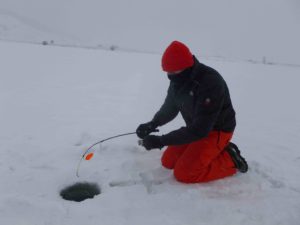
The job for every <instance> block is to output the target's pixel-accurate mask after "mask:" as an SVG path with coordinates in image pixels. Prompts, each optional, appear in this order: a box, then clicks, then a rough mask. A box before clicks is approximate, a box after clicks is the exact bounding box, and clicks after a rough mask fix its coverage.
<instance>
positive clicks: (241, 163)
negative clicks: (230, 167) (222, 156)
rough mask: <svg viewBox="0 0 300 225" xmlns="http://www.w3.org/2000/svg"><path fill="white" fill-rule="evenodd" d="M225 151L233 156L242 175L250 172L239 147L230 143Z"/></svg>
mask: <svg viewBox="0 0 300 225" xmlns="http://www.w3.org/2000/svg"><path fill="white" fill-rule="evenodd" d="M225 150H226V151H227V152H228V153H229V155H230V156H231V158H232V161H233V163H234V165H235V167H236V169H237V170H238V171H240V172H241V173H246V172H247V171H248V164H247V162H246V160H245V159H244V158H243V157H242V156H241V152H240V150H239V149H238V147H237V146H236V145H235V144H234V143H232V142H229V144H228V145H227V146H226V147H225Z"/></svg>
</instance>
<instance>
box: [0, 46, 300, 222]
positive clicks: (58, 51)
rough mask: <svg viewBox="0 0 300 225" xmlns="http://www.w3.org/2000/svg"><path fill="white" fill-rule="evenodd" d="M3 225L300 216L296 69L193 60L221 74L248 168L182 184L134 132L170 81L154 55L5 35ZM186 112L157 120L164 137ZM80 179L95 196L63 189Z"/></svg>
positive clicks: (0, 158) (0, 100)
mask: <svg viewBox="0 0 300 225" xmlns="http://www.w3.org/2000/svg"><path fill="white" fill-rule="evenodd" d="M0 49H1V51H0V62H1V75H0V77H1V82H0V105H1V111H0V124H1V127H2V129H0V148H1V151H0V177H1V180H2V181H1V185H0V193H1V194H0V224H5V225H19V224H22V225H23V224H24V225H27V224H28V225H29V224H30V225H32V224H47V225H51V224H53V225H58V224H60V225H69V224H73V225H77V224H78V225H79V224H89V225H92V224H106V225H120V224H130V225H135V224H136V225H139V224H145V225H148V224H149V225H150V224H151V225H155V224H165V225H177V224H178V225H182V224H189V225H194V224H195V225H201V224H210V225H219V224H236V225H238V224H243V225H248V224H249V225H250V224H253V225H254V224H255V225H256V224H264V225H274V224H289V225H297V224H299V220H300V213H299V212H300V182H299V179H298V178H297V177H299V176H300V163H299V162H300V152H299V151H298V144H299V138H300V129H299V128H300V119H299V116H298V115H299V114H300V107H299V104H298V103H297V102H298V101H297V96H299V94H300V90H299V89H298V84H299V82H300V77H299V72H300V69H299V68H297V67H286V66H276V65H260V64H249V63H241V62H222V61H213V60H212V61H208V60H203V59H202V58H201V57H199V59H200V61H202V62H204V63H206V64H208V65H210V66H212V67H214V68H216V69H217V70H218V71H219V72H221V74H222V75H223V76H224V78H225V80H226V81H227V83H228V85H229V87H230V91H231V95H232V100H233V103H234V106H235V108H236V111H237V120H238V126H237V130H236V132H235V137H234V142H236V143H237V144H238V145H239V146H240V148H241V149H242V153H243V155H244V156H245V158H246V159H247V160H248V162H249V166H250V171H249V172H248V173H246V174H237V175H235V176H233V177H230V178H226V179H223V180H219V181H215V182H210V183H205V184H193V185H186V184H182V183H178V182H177V181H176V180H175V179H174V178H173V175H172V171H169V170H166V169H164V168H162V166H161V164H160V157H161V154H162V152H161V151H159V150H153V151H150V152H148V151H146V150H144V149H143V148H142V147H140V146H138V144H137V141H138V138H137V137H136V136H135V135H131V136H126V137H121V138H119V139H114V140H110V141H107V142H104V143H103V144H102V147H101V148H100V147H99V146H97V147H95V156H94V158H93V159H92V160H91V161H89V162H86V161H84V162H83V163H82V166H81V168H80V177H79V178H77V177H76V175H75V174H76V167H77V163H78V161H79V160H80V158H81V156H82V153H83V152H84V150H85V149H86V147H88V146H90V145H91V144H93V143H95V142H97V141H99V140H101V139H104V138H106V137H109V136H113V135H117V134H122V133H126V132H132V131H135V129H136V127H137V125H138V124H139V123H142V122H147V121H148V120H150V119H151V118H152V116H153V114H154V113H155V112H156V110H157V109H158V108H159V107H160V105H161V103H162V102H163V100H164V97H165V95H166V88H167V86H168V80H167V79H166V76H165V74H164V73H163V72H162V71H161V70H160V57H161V56H160V55H155V54H141V53H125V52H114V51H102V50H87V49H73V48H61V47H53V46H52V47H50V46H39V45H30V44H17V43H6V42H0ZM182 124H183V121H182V119H181V118H177V119H176V120H175V121H173V122H172V123H170V124H168V125H167V126H165V127H163V128H162V129H161V131H160V133H166V132H168V131H170V130H172V129H175V128H177V127H179V126H181V125H182ZM79 181H91V182H97V183H98V184H99V186H100V187H101V190H102V193H101V194H100V195H98V196H96V197H95V198H94V199H89V200H85V201H83V202H80V203H76V202H70V201H65V200H63V199H61V198H60V196H59V191H60V190H61V189H63V188H64V187H66V186H68V185H70V184H73V183H75V182H79Z"/></svg>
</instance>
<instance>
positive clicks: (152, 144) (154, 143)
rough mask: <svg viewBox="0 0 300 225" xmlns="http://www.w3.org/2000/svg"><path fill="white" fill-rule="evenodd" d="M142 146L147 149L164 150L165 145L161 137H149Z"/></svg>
mask: <svg viewBox="0 0 300 225" xmlns="http://www.w3.org/2000/svg"><path fill="white" fill-rule="evenodd" d="M142 145H143V146H144V147H145V148H146V149H147V150H151V149H153V148H162V147H164V144H163V143H162V142H161V136H155V135H149V136H146V137H145V138H144V140H143V141H142Z"/></svg>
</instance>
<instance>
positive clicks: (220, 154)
mask: <svg viewBox="0 0 300 225" xmlns="http://www.w3.org/2000/svg"><path fill="white" fill-rule="evenodd" d="M162 69H163V70H164V71H165V72H167V75H168V78H169V79H170V85H169V89H168V94H167V97H166V99H165V102H164V104H163V105H162V106H161V108H160V110H159V111H158V112H157V113H156V114H155V116H154V118H153V119H152V120H151V121H150V122H148V123H144V124H141V125H139V127H138V128H137V131H136V133H137V135H138V137H139V138H141V139H143V140H142V145H143V146H144V147H145V148H146V149H147V150H151V149H155V148H162V147H164V146H168V148H167V149H166V150H165V152H164V154H163V156H162V159H161V161H162V165H163V166H164V167H166V168H168V169H174V176H175V178H176V179H177V180H178V181H180V182H184V183H198V182H208V181H212V180H216V179H220V178H224V177H227V176H231V175H233V174H235V173H236V172H237V171H240V172H242V173H245V172H247V170H248V165H247V162H246V160H245V159H244V158H243V157H242V156H241V155H240V151H239V149H238V148H237V146H236V145H235V144H233V143H231V142H230V140H231V138H232V135H233V132H234V129H235V126H236V120H235V111H234V109H233V107H232V103H231V99H230V95H229V91H228V87H227V85H226V83H225V81H224V79H223V78H222V76H221V75H220V74H219V73H218V72H217V71H216V70H214V69H212V68H210V67H208V66H206V65H204V64H201V63H199V62H198V60H197V59H196V57H195V56H193V55H192V53H191V52H190V50H189V48H188V47H187V46H186V45H184V44H183V43H181V42H179V41H173V42H172V43H171V44H170V45H169V46H168V48H167V49H166V50H165V52H164V54H163V56H162ZM179 112H180V113H181V115H182V117H183V119H184V121H185V123H186V126H185V127H181V128H180V129H178V130H174V131H172V132H170V133H168V134H166V135H162V136H155V135H150V133H152V132H153V131H155V130H156V128H157V127H159V126H162V125H164V124H166V123H168V122H170V121H171V120H173V119H174V118H175V117H176V116H177V115H178V113H179Z"/></svg>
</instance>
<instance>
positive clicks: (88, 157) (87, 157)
mask: <svg viewBox="0 0 300 225" xmlns="http://www.w3.org/2000/svg"><path fill="white" fill-rule="evenodd" d="M158 131H159V130H158V129H155V130H153V131H152V132H158ZM132 134H136V132H129V133H124V134H119V135H115V136H112V137H108V138H105V139H103V140H101V141H98V142H96V143H95V144H92V145H91V146H90V147H88V148H87V149H86V150H85V152H84V153H83V155H82V157H81V158H80V160H79V163H78V166H77V170H76V176H77V177H79V169H80V165H81V162H82V160H83V159H85V160H86V161H89V160H91V159H92V158H93V156H94V152H93V151H92V152H90V150H91V149H92V148H93V147H94V146H96V145H98V144H100V146H101V144H102V143H103V142H105V141H108V140H111V139H114V138H118V137H123V136H127V135H132ZM138 143H139V145H141V143H140V141H139V142H138Z"/></svg>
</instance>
